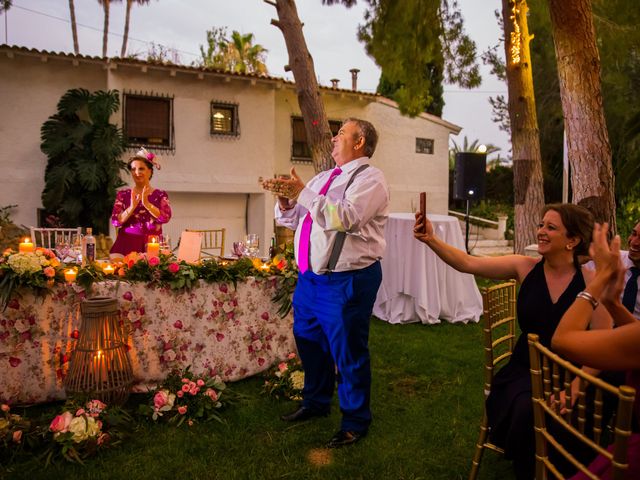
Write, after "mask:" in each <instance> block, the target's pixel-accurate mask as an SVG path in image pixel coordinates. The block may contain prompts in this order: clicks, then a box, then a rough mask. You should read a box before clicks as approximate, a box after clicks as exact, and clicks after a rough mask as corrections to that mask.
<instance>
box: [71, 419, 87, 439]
mask: <svg viewBox="0 0 640 480" xmlns="http://www.w3.org/2000/svg"><path fill="white" fill-rule="evenodd" d="M87 430H88V425H87V419H86V418H84V417H83V416H79V417H74V418H73V420H71V423H70V424H69V431H70V432H71V433H73V437H72V440H73V441H74V442H76V443H80V442H82V441H83V440H86V439H87V438H89V432H88V431H87Z"/></svg>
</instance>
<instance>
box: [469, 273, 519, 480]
mask: <svg viewBox="0 0 640 480" xmlns="http://www.w3.org/2000/svg"><path fill="white" fill-rule="evenodd" d="M482 304H483V313H482V332H483V341H484V399H485V400H486V398H487V397H488V396H489V393H490V391H491V383H492V381H493V375H494V372H495V371H496V369H497V368H499V367H501V366H502V365H504V364H505V363H506V362H507V361H508V360H509V358H510V357H511V353H512V352H513V348H514V346H515V340H516V282H515V280H510V281H508V282H505V283H501V284H499V285H495V286H492V287H489V288H484V289H482ZM486 448H488V449H490V450H493V451H496V452H499V453H504V451H503V450H502V449H501V448H499V447H497V446H496V445H494V444H493V443H491V442H490V441H489V426H488V421H487V412H486V409H485V410H483V414H482V423H481V424H480V435H479V437H478V441H477V443H476V448H475V452H474V455H473V460H472V462H471V471H470V472H469V480H475V479H476V478H477V477H478V471H479V469H480V461H481V460H482V454H483V453H484V450H485V449H486Z"/></svg>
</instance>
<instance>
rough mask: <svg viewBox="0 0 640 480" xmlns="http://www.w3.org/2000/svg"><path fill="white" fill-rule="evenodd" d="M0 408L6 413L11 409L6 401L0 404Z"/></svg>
mask: <svg viewBox="0 0 640 480" xmlns="http://www.w3.org/2000/svg"><path fill="white" fill-rule="evenodd" d="M0 410H2V411H3V412H5V413H7V412H8V411H9V410H11V407H10V406H9V405H7V404H6V403H3V404H2V406H0Z"/></svg>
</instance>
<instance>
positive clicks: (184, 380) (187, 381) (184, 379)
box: [182, 378, 191, 383]
mask: <svg viewBox="0 0 640 480" xmlns="http://www.w3.org/2000/svg"><path fill="white" fill-rule="evenodd" d="M190 381H191V380H189V379H188V378H183V379H182V383H189V382H190Z"/></svg>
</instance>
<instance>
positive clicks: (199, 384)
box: [196, 378, 204, 387]
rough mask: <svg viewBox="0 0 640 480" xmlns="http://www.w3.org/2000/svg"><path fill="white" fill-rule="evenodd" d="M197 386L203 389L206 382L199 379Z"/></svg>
mask: <svg viewBox="0 0 640 480" xmlns="http://www.w3.org/2000/svg"><path fill="white" fill-rule="evenodd" d="M196 384H197V385H198V386H199V387H202V386H203V385H204V380H202V379H201V378H199V379H198V381H197V382H196Z"/></svg>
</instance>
